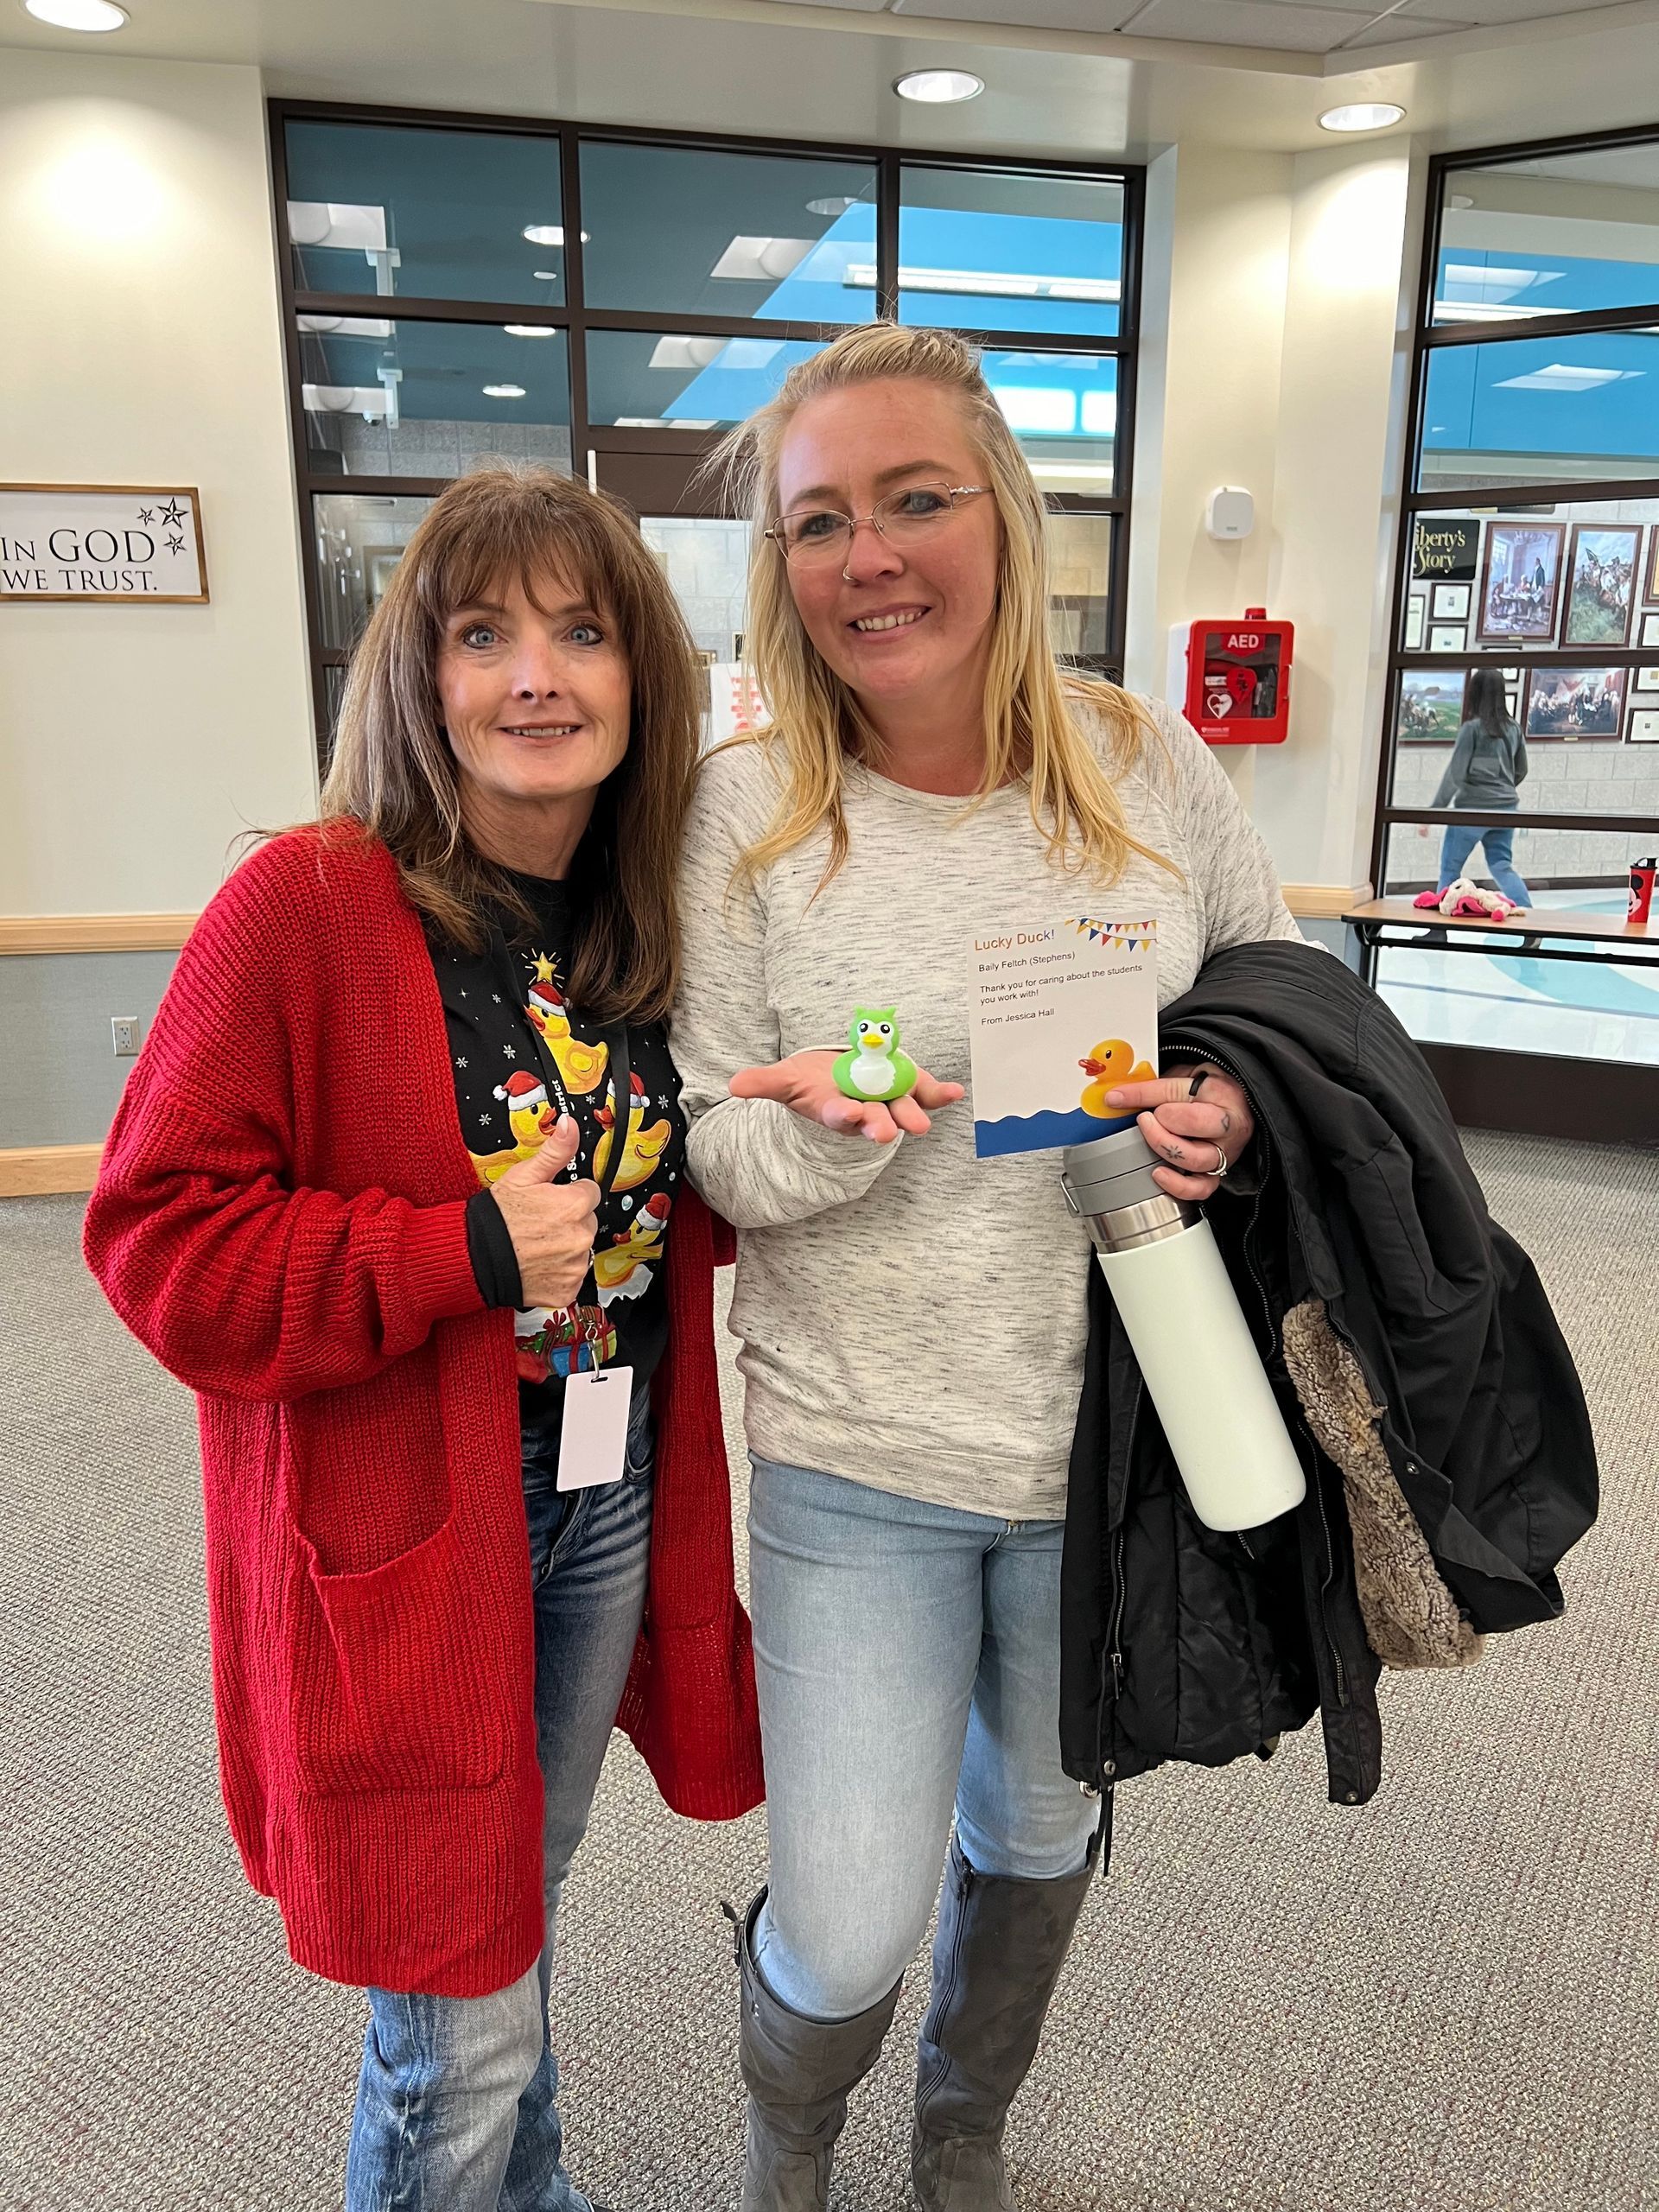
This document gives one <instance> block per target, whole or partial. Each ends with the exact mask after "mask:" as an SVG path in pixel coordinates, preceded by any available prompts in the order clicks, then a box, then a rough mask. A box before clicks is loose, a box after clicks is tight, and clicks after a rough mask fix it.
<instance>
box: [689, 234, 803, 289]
mask: <svg viewBox="0 0 1659 2212" xmlns="http://www.w3.org/2000/svg"><path fill="white" fill-rule="evenodd" d="M815 245H817V239H816V238H734V239H733V240H732V242H731V244H730V245H728V247H727V249H726V251H725V252H724V253H722V254H721V257H720V259H719V260H718V261H717V262H716V263H715V265H714V267H713V268H712V269H711V270H709V275H710V277H727V278H735V279H736V280H737V281H739V282H740V283H751V284H753V283H764V282H766V280H767V279H768V278H770V280H771V281H772V283H774V284H779V283H782V282H783V280H784V278H785V277H787V276H788V275H789V273H790V271H791V270H792V269H798V268H799V266H800V264H801V263H802V262H804V260H805V259H806V257H807V255H808V254H809V253H810V252H811V251H812V249H813V247H814V246H815Z"/></svg>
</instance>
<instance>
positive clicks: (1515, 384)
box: [1497, 340, 1647, 391]
mask: <svg viewBox="0 0 1659 2212" xmlns="http://www.w3.org/2000/svg"><path fill="white" fill-rule="evenodd" d="M1534 343H1536V340H1534ZM1646 373H1647V372H1646V371H1645V370H1644V369H1580V368H1574V367H1573V366H1572V365H1571V364H1569V363H1567V362H1566V361H1552V362H1551V363H1550V365H1549V366H1548V368H1547V369H1534V370H1533V371H1532V372H1531V373H1530V374H1529V375H1528V376H1524V377H1505V378H1504V379H1503V382H1502V384H1500V385H1497V390H1498V391H1600V390H1601V387H1602V386H1603V385H1605V384H1623V383H1624V382H1625V381H1626V379H1627V378H1630V377H1639V376H1645V375H1646Z"/></svg>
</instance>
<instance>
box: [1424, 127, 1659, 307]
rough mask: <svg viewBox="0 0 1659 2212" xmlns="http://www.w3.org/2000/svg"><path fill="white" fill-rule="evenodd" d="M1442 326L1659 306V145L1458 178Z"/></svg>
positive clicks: (1447, 240) (1449, 187) (1438, 296)
mask: <svg viewBox="0 0 1659 2212" xmlns="http://www.w3.org/2000/svg"><path fill="white" fill-rule="evenodd" d="M1445 194H1446V199H1445V213H1444V215H1443V217H1442V219H1441V226H1440V241H1441V242H1440V263H1439V267H1438V270H1437V272H1436V281H1435V286H1434V302H1433V320H1434V321H1436V322H1440V323H1446V322H1509V321H1526V320H1528V319H1529V318H1530V317H1532V316H1535V315H1583V314H1586V313H1588V312H1590V311H1591V310H1592V309H1594V308H1623V307H1647V306H1650V305H1654V304H1659V143H1650V144H1648V145H1637V146H1616V147H1608V148H1605V149H1603V150H1601V151H1599V152H1576V153H1572V154H1567V155H1554V156H1537V157H1535V158H1533V159H1530V160H1529V161H1526V162H1520V163H1517V164H1516V165H1514V166H1513V167H1494V168H1471V169H1455V170H1453V171H1452V173H1451V174H1450V175H1448V176H1447V177H1446V182H1445Z"/></svg>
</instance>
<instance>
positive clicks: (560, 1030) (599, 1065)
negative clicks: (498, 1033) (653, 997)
mask: <svg viewBox="0 0 1659 2212" xmlns="http://www.w3.org/2000/svg"><path fill="white" fill-rule="evenodd" d="M524 1013H525V1015H526V1017H527V1019H528V1020H529V1022H530V1025H531V1028H533V1029H536V1030H539V1032H540V1033H541V1034H542V1036H543V1038H544V1039H546V1043H547V1049H548V1051H549V1052H551V1053H552V1055H553V1060H554V1065H556V1067H557V1069H558V1071H559V1080H560V1082H561V1083H563V1085H564V1087H565V1089H566V1090H568V1091H569V1093H570V1096H572V1097H573V1098H585V1097H586V1096H587V1095H588V1092H589V1091H590V1090H597V1089H598V1088H599V1085H600V1083H601V1079H602V1077H603V1076H604V1073H605V1063H606V1061H607V1059H608V1058H610V1051H611V1048H610V1046H608V1045H606V1044H603V1043H601V1044H598V1045H584V1044H582V1042H581V1040H580V1039H578V1038H575V1037H573V1036H572V1035H571V1033H570V1016H569V1011H568V1010H567V1008H566V1006H565V1002H564V994H563V992H562V991H561V990H560V988H559V987H558V984H557V982H556V981H555V980H554V968H553V963H552V962H551V961H550V959H549V958H548V957H547V955H546V954H545V953H537V956H536V980H535V982H533V983H531V987H530V995H529V997H528V998H527V999H526V1000H525V1001H524Z"/></svg>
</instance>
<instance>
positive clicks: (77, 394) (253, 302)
mask: <svg viewBox="0 0 1659 2212" xmlns="http://www.w3.org/2000/svg"><path fill="white" fill-rule="evenodd" d="M3 59H4V67H3V71H0V327H3V332H4V337H3V344H0V480H4V481H28V482H38V483H57V482H61V483H89V484H96V483H114V484H147V483H156V484H194V485H195V486H198V487H199V488H200V493H201V510H202V520H203V529H204V534H205V537H206V543H207V570H208V579H209V582H210V585H211V588H212V594H213V597H212V601H211V604H209V605H208V606H206V607H138V606H116V607H100V606H73V605H70V606H60V607H52V606H42V607H31V606H28V605H23V604H16V603H12V604H8V605H5V606H3V607H0V912H7V913H14V914H31V913H83V912H85V913H103V912H128V911H137V912H155V911H160V912H173V911H179V910H189V909H193V908H195V907H198V906H201V905H202V904H203V903H204V902H205V901H206V900H207V899H208V898H209V897H210V896H211V894H212V893H213V890H214V889H215V887H217V885H218V884H219V881H220V880H221V878H222V876H223V874H224V873H225V868H226V849H227V847H228V846H229V845H230V843H231V842H232V839H234V838H235V837H236V836H237V835H238V832H239V831H240V830H242V829H245V828H246V827H248V826H249V825H251V824H259V825H263V826H268V827H269V826H279V825H281V824H282V823H286V822H289V821H292V820H295V819H296V818H299V817H303V816H305V815H307V814H308V813H309V812H311V811H312V810H313V809H314V808H315V768H314V755H313V739H312V732H311V714H310V705H309V695H308V678H307V671H306V653H305V632H304V617H303V607H302V596H301V585H300V567H299V547H298V543H297V525H296V515H295V507H294V493H293V467H292V461H291V459H290V455H289V439H288V416H287V407H286V401H285V397H284V394H283V348H282V334H281V330H280V327H279V318H278V314H277V274H276V262H275V257H274V254H273V250H272V240H271V219H270V188H269V184H268V181H267V166H266V156H265V143H264V114H263V111H262V105H261V100H262V94H261V88H260V82H259V76H258V73H257V71H256V70H253V69H248V68H237V67H219V66H217V65H207V64H202V65H197V64H173V63H158V62H144V61H128V60H119V59H110V58H107V57H105V56H104V55H102V54H79V53H77V54H73V55H71V54H52V53H25V52H21V51H17V50H15V49H14V50H11V51H9V52H8V53H6V54H5V55H4V57H3Z"/></svg>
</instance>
